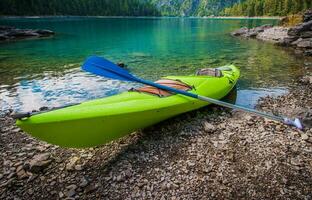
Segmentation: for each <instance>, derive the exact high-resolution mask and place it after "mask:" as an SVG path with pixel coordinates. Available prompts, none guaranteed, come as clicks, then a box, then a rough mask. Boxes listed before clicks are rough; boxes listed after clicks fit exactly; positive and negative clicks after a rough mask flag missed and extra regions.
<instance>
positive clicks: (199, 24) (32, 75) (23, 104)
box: [0, 17, 311, 111]
mask: <svg viewBox="0 0 312 200" xmlns="http://www.w3.org/2000/svg"><path fill="white" fill-rule="evenodd" d="M268 23H270V24H276V23H277V21H276V20H261V19H249V20H247V19H240V20H238V19H236V20H230V19H201V18H83V17H70V18H31V19H30V18H10V19H0V25H10V26H15V27H18V28H32V29H36V28H40V29H50V30H53V31H55V32H56V35H55V36H54V37H51V38H46V39H36V40H24V41H17V42H4V43H0V111H4V110H7V109H9V108H11V109H14V110H18V111H29V110H32V109H38V108H40V107H42V106H49V107H50V106H51V107H52V106H60V105H65V104H69V103H76V102H82V101H85V100H89V99H95V98H99V97H104V96H109V95H113V94H116V93H119V92H121V91H125V90H127V89H129V88H131V87H135V86H137V85H136V84H134V83H125V82H119V81H114V80H108V79H105V78H101V77H96V76H93V75H90V74H88V73H86V72H83V71H81V70H80V68H79V66H80V65H81V63H82V62H83V61H84V59H85V58H86V57H87V56H89V55H94V54H96V55H99V56H104V57H106V58H108V59H110V60H112V61H114V62H123V63H126V64H127V65H128V68H129V70H130V71H131V72H132V73H134V74H137V75H138V76H141V77H143V78H146V79H151V80H156V79H158V78H160V77H161V76H165V75H187V74H191V73H194V71H195V70H196V69H200V68H204V67H218V66H222V65H225V64H228V63H234V64H236V65H237V66H239V67H240V69H241V73H242V77H241V79H240V81H239V83H238V86H237V90H238V97H237V104H241V105H245V106H249V107H252V106H253V105H254V104H255V102H256V101H257V99H258V98H259V97H260V96H263V95H268V94H275V95H279V94H282V93H284V92H287V88H288V82H289V80H291V79H292V78H294V77H296V76H299V75H300V74H301V73H302V72H301V71H302V67H303V66H304V65H311V61H310V60H307V59H306V58H302V57H296V56H294V55H293V53H292V52H291V51H288V50H286V49H283V48H281V47H276V46H274V45H272V44H267V43H262V42H259V41H256V40H243V39H238V38H233V37H231V36H230V32H231V31H233V30H236V29H238V28H240V27H242V26H248V27H255V26H258V25H261V24H268Z"/></svg>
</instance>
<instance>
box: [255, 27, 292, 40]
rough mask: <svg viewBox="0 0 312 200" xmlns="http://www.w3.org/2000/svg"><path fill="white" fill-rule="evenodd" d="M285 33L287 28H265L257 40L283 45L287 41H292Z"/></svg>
mask: <svg viewBox="0 0 312 200" xmlns="http://www.w3.org/2000/svg"><path fill="white" fill-rule="evenodd" d="M287 32H288V28H284V27H273V28H267V29H265V30H264V31H263V32H261V33H259V34H258V36H257V39H259V40H263V41H269V42H273V43H285V42H287V40H289V41H291V40H294V38H292V37H289V36H288V35H287Z"/></svg>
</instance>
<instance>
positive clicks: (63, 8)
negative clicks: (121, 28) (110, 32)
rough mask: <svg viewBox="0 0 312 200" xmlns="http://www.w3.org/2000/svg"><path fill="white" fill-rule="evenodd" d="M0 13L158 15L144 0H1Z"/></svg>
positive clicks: (30, 14) (32, 14)
mask: <svg viewBox="0 0 312 200" xmlns="http://www.w3.org/2000/svg"><path fill="white" fill-rule="evenodd" d="M0 15H29V16H34V15H102V16H158V15H160V14H159V12H158V11H157V9H156V8H155V7H154V5H153V4H151V3H149V2H148V1H142V0H0Z"/></svg>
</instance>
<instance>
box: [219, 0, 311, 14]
mask: <svg viewBox="0 0 312 200" xmlns="http://www.w3.org/2000/svg"><path fill="white" fill-rule="evenodd" d="M311 7H312V0H246V1H244V2H243V3H237V4H235V5H234V6H232V7H230V8H225V10H224V11H223V12H222V13H221V14H223V15H227V16H285V15H288V14H295V13H298V12H300V11H303V10H306V9H308V8H311Z"/></svg>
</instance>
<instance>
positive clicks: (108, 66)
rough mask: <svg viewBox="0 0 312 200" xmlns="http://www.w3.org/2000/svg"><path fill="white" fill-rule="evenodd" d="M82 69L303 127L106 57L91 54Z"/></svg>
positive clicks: (299, 127) (294, 121) (298, 123)
mask: <svg viewBox="0 0 312 200" xmlns="http://www.w3.org/2000/svg"><path fill="white" fill-rule="evenodd" d="M82 69H83V70H85V71H88V72H91V73H93V74H96V75H99V76H103V77H107V78H111V79H118V80H122V81H132V82H138V83H142V84H145V85H150V86H153V87H156V88H159V89H162V90H166V91H170V92H173V93H176V94H182V95H185V96H188V97H192V98H195V99H200V100H202V101H206V102H210V103H213V104H216V105H219V106H224V107H227V108H232V109H237V110H241V111H245V112H249V113H253V114H255V115H258V116H261V117H265V118H269V119H272V120H275V121H279V122H282V123H284V124H287V125H291V126H295V127H297V128H298V129H303V125H302V124H301V122H300V120H299V119H298V118H296V119H294V120H291V119H289V118H287V117H283V116H276V115H271V114H268V113H264V112H260V111H257V110H255V109H251V108H245V107H243V106H239V105H234V104H230V103H227V102H223V101H219V100H216V99H213V98H209V97H205V96H200V95H197V94H193V93H190V92H186V91H183V90H179V89H175V88H171V87H168V86H164V85H160V84H157V83H154V82H151V81H148V80H144V79H141V78H138V77H136V76H134V75H132V74H130V73H129V72H128V71H127V70H125V69H122V68H121V67H119V66H117V65H116V64H114V63H112V62H110V61H109V60H106V59H105V58H102V57H98V56H91V57H89V58H87V60H86V61H85V63H84V64H83V66H82Z"/></svg>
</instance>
